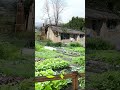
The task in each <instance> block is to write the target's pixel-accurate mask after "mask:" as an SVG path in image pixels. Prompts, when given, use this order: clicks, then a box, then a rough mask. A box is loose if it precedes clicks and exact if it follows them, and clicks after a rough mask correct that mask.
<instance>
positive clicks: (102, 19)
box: [85, 8, 120, 47]
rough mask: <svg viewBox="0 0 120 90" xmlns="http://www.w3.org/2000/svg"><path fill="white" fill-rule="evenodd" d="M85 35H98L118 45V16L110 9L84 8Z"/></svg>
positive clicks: (119, 23)
mask: <svg viewBox="0 0 120 90" xmlns="http://www.w3.org/2000/svg"><path fill="white" fill-rule="evenodd" d="M85 28H86V36H87V37H100V38H103V39H104V40H109V41H110V42H112V43H113V44H115V45H116V46H117V47H118V46H120V40H118V39H119V38H120V17H119V16H118V15H117V14H115V13H113V12H112V11H109V10H108V11H107V10H106V11H102V10H97V9H96V10H95V9H90V8H89V9H88V8H86V27H85Z"/></svg>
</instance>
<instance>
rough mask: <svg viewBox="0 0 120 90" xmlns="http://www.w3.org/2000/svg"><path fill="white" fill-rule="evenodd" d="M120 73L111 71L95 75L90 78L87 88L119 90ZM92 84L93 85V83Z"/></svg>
mask: <svg viewBox="0 0 120 90" xmlns="http://www.w3.org/2000/svg"><path fill="white" fill-rule="evenodd" d="M119 76H120V72H119V71H118V72H117V71H111V72H105V73H103V74H95V75H92V76H91V77H90V80H91V81H90V83H87V84H86V85H87V87H89V88H93V87H94V89H98V90H119V89H120V78H119ZM91 82H92V83H91Z"/></svg>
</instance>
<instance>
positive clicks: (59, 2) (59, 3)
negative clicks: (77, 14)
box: [51, 0, 65, 26]
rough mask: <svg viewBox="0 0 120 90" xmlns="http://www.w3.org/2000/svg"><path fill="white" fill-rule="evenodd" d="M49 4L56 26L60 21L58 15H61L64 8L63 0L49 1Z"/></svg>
mask: <svg viewBox="0 0 120 90" xmlns="http://www.w3.org/2000/svg"><path fill="white" fill-rule="evenodd" d="M51 2H52V7H53V12H54V22H55V25H56V26H57V25H58V23H59V20H60V14H61V13H62V11H63V9H64V7H65V6H64V3H63V0H51Z"/></svg>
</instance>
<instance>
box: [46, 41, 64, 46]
mask: <svg viewBox="0 0 120 90" xmlns="http://www.w3.org/2000/svg"><path fill="white" fill-rule="evenodd" d="M46 46H52V47H53V46H54V47H61V46H62V43H61V42H58V43H53V42H52V41H48V42H47V43H46Z"/></svg>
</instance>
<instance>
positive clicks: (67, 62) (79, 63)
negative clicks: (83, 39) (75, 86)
mask: <svg viewBox="0 0 120 90" xmlns="http://www.w3.org/2000/svg"><path fill="white" fill-rule="evenodd" d="M35 49H36V51H35V57H36V62H35V71H36V72H35V75H36V76H46V77H54V75H62V74H67V73H70V72H72V71H78V72H79V73H83V72H85V56H84V55H85V54H84V53H85V48H83V47H54V49H53V48H52V50H50V47H49V48H48V47H47V48H46V47H44V46H42V45H40V44H36V48H35ZM84 80H85V79H84V78H79V86H80V87H81V88H84V86H85V84H84ZM69 85H71V79H66V80H57V81H47V82H42V83H36V86H35V88H36V90H48V89H49V90H62V89H63V88H67V87H68V86H69ZM69 87H70V86H69ZM64 90H66V89H64Z"/></svg>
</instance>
